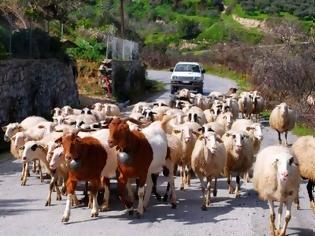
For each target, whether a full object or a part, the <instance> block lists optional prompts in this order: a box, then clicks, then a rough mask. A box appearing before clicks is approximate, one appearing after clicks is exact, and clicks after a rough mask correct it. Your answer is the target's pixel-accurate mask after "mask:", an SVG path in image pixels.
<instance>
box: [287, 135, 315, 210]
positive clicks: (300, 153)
mask: <svg viewBox="0 0 315 236" xmlns="http://www.w3.org/2000/svg"><path fill="white" fill-rule="evenodd" d="M292 151H293V153H294V156H295V157H296V158H297V160H298V162H299V170H300V174H301V176H302V177H303V178H306V179H308V183H307V185H306V188H307V192H308V196H309V199H310V206H311V209H312V210H313V212H314V213H315V202H314V196H313V193H312V189H313V187H314V186H315V138H314V137H312V136H303V137H300V138H298V139H297V140H296V141H295V143H294V144H293V146H292Z"/></svg>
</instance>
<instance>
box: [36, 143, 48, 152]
mask: <svg viewBox="0 0 315 236" xmlns="http://www.w3.org/2000/svg"><path fill="white" fill-rule="evenodd" d="M38 147H39V148H41V149H42V150H44V151H47V149H48V146H47V145H45V144H38Z"/></svg>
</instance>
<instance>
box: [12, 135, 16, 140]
mask: <svg viewBox="0 0 315 236" xmlns="http://www.w3.org/2000/svg"><path fill="white" fill-rule="evenodd" d="M15 139H16V134H15V135H13V136H12V137H11V140H12V141H13V142H14V141H15Z"/></svg>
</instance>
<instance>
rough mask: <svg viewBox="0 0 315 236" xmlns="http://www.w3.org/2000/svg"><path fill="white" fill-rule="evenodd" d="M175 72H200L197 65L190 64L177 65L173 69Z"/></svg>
mask: <svg viewBox="0 0 315 236" xmlns="http://www.w3.org/2000/svg"><path fill="white" fill-rule="evenodd" d="M175 71H181V72H200V68H199V66H198V65H191V64H179V65H177V66H176V67H175Z"/></svg>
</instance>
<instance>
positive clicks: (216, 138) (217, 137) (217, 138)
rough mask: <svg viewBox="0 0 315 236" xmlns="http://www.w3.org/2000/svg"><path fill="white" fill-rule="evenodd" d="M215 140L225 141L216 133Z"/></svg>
mask: <svg viewBox="0 0 315 236" xmlns="http://www.w3.org/2000/svg"><path fill="white" fill-rule="evenodd" d="M215 140H217V141H218V142H219V143H223V141H222V139H221V138H220V137H219V136H217V135H216V137H215Z"/></svg>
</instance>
